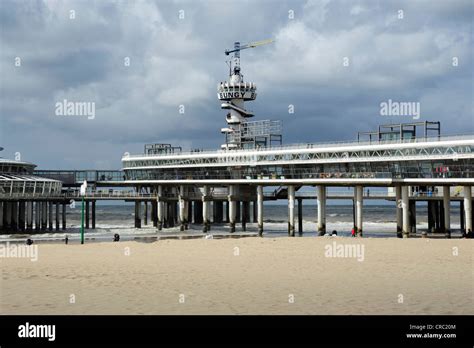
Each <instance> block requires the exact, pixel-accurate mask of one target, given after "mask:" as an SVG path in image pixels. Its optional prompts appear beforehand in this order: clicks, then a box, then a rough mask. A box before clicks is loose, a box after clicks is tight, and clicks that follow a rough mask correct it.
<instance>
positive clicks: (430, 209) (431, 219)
mask: <svg viewBox="0 0 474 348" xmlns="http://www.w3.org/2000/svg"><path fill="white" fill-rule="evenodd" d="M427 205H428V232H429V233H433V232H434V229H435V219H434V208H433V202H432V201H428V202H427Z"/></svg>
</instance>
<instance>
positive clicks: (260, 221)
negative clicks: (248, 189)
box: [257, 185, 263, 237]
mask: <svg viewBox="0 0 474 348" xmlns="http://www.w3.org/2000/svg"><path fill="white" fill-rule="evenodd" d="M257 220H258V235H259V236H260V237H261V236H263V186H262V185H258V186H257Z"/></svg>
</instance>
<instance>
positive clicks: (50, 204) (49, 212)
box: [48, 202, 53, 231]
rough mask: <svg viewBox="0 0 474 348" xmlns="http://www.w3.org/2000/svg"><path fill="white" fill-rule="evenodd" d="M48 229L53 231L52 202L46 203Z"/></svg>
mask: <svg viewBox="0 0 474 348" xmlns="http://www.w3.org/2000/svg"><path fill="white" fill-rule="evenodd" d="M48 220H49V221H48V222H49V224H48V225H49V226H48V229H49V230H50V231H52V230H53V202H48Z"/></svg>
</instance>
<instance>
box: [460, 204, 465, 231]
mask: <svg viewBox="0 0 474 348" xmlns="http://www.w3.org/2000/svg"><path fill="white" fill-rule="evenodd" d="M459 227H461V233H462V235H464V234H465V233H466V225H465V224H464V202H463V201H460V202H459Z"/></svg>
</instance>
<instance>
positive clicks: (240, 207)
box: [0, 40, 474, 237]
mask: <svg viewBox="0 0 474 348" xmlns="http://www.w3.org/2000/svg"><path fill="white" fill-rule="evenodd" d="M270 42H271V40H265V41H259V42H254V43H250V44H246V45H240V43H239V42H235V43H234V47H233V49H230V50H227V51H225V54H226V55H227V56H229V55H231V58H232V59H231V61H230V62H228V63H229V78H228V81H225V82H221V83H219V84H218V87H217V97H218V99H219V100H220V102H221V108H222V109H223V110H225V111H226V112H227V114H226V121H227V126H226V127H225V128H222V129H221V132H222V133H223V134H224V137H225V143H224V144H222V145H221V147H220V148H219V149H215V150H209V151H208V150H206V151H203V150H201V149H191V150H188V151H185V150H183V149H182V148H181V147H180V146H172V145H171V144H146V145H145V148H144V153H142V154H136V155H130V154H128V153H127V154H126V155H124V156H123V157H122V170H121V171H101V170H93V171H77V170H76V171H64V170H44V171H35V175H40V176H44V177H48V178H52V179H58V180H61V182H62V184H63V187H68V188H73V189H74V188H77V187H78V186H79V185H80V184H82V183H83V181H84V180H87V181H88V183H89V184H90V185H89V187H92V188H94V189H91V191H90V192H89V193H87V195H88V196H87V197H85V200H86V223H88V221H89V219H88V218H87V212H88V209H87V207H88V204H89V203H88V202H92V206H93V208H92V216H93V218H92V221H93V223H92V226H94V221H95V220H94V211H95V210H94V202H95V200H98V199H109V200H110V199H124V200H127V199H128V200H134V201H135V227H137V228H140V227H141V219H142V218H143V219H144V223H145V224H147V221H148V218H147V216H148V214H149V213H148V204H149V203H151V217H152V218H151V220H152V221H153V225H154V226H156V227H157V230H162V229H164V228H168V227H174V226H175V225H176V224H179V225H180V229H181V230H186V229H188V225H189V224H190V223H195V224H202V230H203V231H204V232H209V231H210V229H211V225H212V224H213V223H227V224H228V227H229V231H230V232H234V231H236V223H242V231H246V223H247V222H249V221H250V220H251V217H252V216H253V219H252V220H253V222H257V230H258V234H259V235H262V234H263V230H264V226H263V223H264V218H263V216H264V201H268V200H281V199H283V200H287V203H288V234H289V235H290V236H294V235H295V219H296V215H297V219H298V231H299V232H300V233H302V230H303V223H302V221H303V218H302V211H303V210H302V205H303V201H304V200H305V199H316V200H317V216H314V217H312V219H314V220H316V221H317V233H318V234H319V235H324V234H325V233H326V215H327V214H326V202H327V199H329V198H330V199H350V200H352V204H353V214H352V215H353V226H354V230H355V232H356V235H358V236H362V231H363V223H364V219H363V217H364V216H363V213H364V208H363V203H364V200H371V199H384V200H388V201H391V202H393V204H394V207H396V209H395V210H396V229H395V228H394V233H396V235H397V236H399V237H409V236H411V235H414V234H415V233H416V227H417V224H416V215H417V214H416V202H419V201H422V202H426V203H427V206H428V229H427V230H424V231H422V236H426V235H427V233H437V232H439V233H443V234H445V235H446V236H447V237H449V236H450V235H451V230H452V226H451V222H450V221H451V220H450V216H451V210H450V209H451V205H452V203H454V202H458V203H459V207H460V231H461V232H462V235H464V236H468V235H472V228H473V226H472V224H473V217H474V216H473V215H474V213H473V209H472V204H473V201H472V197H473V196H472V186H473V185H474V135H473V134H463V135H458V134H457V135H441V126H440V123H439V122H430V121H423V122H412V123H397V124H384V125H380V126H379V127H378V129H376V130H375V131H368V132H359V133H358V135H357V138H356V139H355V140H354V141H346V142H332V143H305V144H293V145H282V144H281V143H282V135H281V133H282V126H281V122H280V121H271V120H262V121H250V119H251V117H253V113H252V112H251V111H249V110H248V109H247V105H246V104H247V103H248V102H251V101H254V100H255V99H256V97H257V87H256V85H255V83H253V82H248V81H246V80H244V77H243V74H242V71H241V66H240V52H241V51H242V50H246V49H249V48H253V47H258V46H261V45H264V44H268V43H270ZM97 187H108V188H110V187H132V188H133V189H134V192H133V195H131V196H130V195H128V194H124V193H120V192H118V194H115V193H114V194H109V193H104V192H99V191H95V188H97ZM301 187H306V188H309V187H312V188H311V189H309V190H306V191H304V192H302V191H303V190H301V191H299V190H300V188H301ZM334 187H350V188H353V190H347V189H346V190H342V191H341V192H339V193H335V191H333V190H328V188H331V189H332V188H334ZM369 187H385V188H386V190H380V191H379V192H380V193H379V194H377V192H376V190H371V192H370V195H369V192H368V190H365V188H369ZM313 188H314V189H313ZM0 198H1V195H0ZM59 198H61V197H59ZM62 198H67V197H62ZM72 199H79V198H78V197H73V198H72ZM296 203H297V209H295V205H296ZM251 204H252V205H253V214H251V210H250V206H251ZM142 209H143V210H142ZM295 210H297V211H295ZM86 228H87V224H86ZM246 233H247V232H246Z"/></svg>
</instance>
